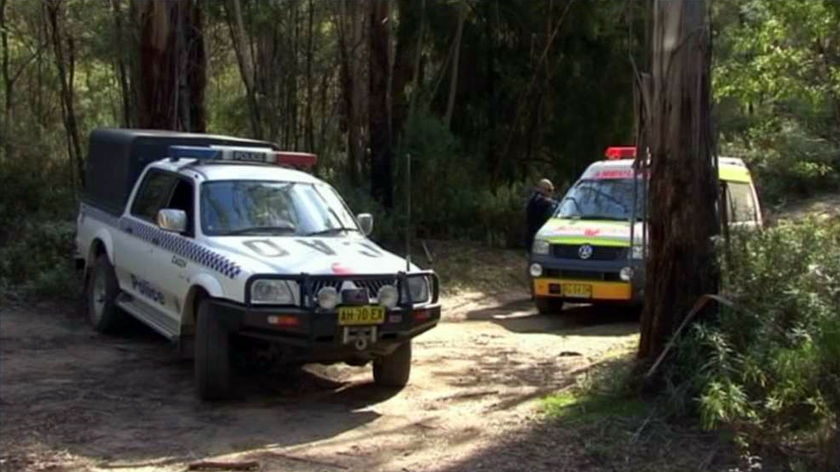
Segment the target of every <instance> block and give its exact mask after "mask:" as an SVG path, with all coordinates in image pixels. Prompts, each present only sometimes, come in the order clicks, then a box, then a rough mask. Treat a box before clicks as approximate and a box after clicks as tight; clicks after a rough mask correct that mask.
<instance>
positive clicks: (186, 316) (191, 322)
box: [181, 274, 223, 336]
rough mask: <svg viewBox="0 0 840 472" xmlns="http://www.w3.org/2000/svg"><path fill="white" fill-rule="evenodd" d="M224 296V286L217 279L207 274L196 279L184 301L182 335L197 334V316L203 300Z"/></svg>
mask: <svg viewBox="0 0 840 472" xmlns="http://www.w3.org/2000/svg"><path fill="white" fill-rule="evenodd" d="M222 295H223V292H222V286H221V284H219V282H218V281H217V280H216V279H214V278H212V277H210V276H209V275H207V274H201V275H199V276H198V277H196V278H195V281H194V282H193V284H192V286H190V289H189V290H188V291H187V297H186V299H185V300H184V308H183V312H182V313H181V334H182V335H189V336H191V335H193V334H195V316H196V314H197V313H198V303H199V302H200V301H201V300H203V299H204V298H217V297H221V296H222Z"/></svg>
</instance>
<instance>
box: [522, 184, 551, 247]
mask: <svg viewBox="0 0 840 472" xmlns="http://www.w3.org/2000/svg"><path fill="white" fill-rule="evenodd" d="M553 193H554V184H552V183H551V181H550V180H548V179H541V180H540V181H539V182H537V186H536V188H535V189H534V191H533V193H531V197H530V198H529V199H528V205H527V207H526V210H525V213H526V224H527V235H526V240H525V244H526V246H525V247H526V249H527V251H528V253H529V254H530V253H531V246H533V244H534V236H536V234H537V231H539V230H540V228H541V227H542V225H544V224H545V222H546V221H548V219H549V218H551V215H552V213H554V209H555V208H556V207H557V201H556V200H554V199H553V198H551V195H552V194H553Z"/></svg>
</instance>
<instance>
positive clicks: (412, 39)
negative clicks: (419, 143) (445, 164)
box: [390, 0, 426, 148]
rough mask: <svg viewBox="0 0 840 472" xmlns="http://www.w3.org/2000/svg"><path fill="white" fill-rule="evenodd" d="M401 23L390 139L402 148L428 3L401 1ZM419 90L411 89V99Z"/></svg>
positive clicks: (393, 86) (393, 82)
mask: <svg viewBox="0 0 840 472" xmlns="http://www.w3.org/2000/svg"><path fill="white" fill-rule="evenodd" d="M398 7H399V13H400V24H399V27H398V28H397V46H396V52H395V56H396V57H395V58H394V65H393V74H392V81H391V90H392V92H391V109H392V110H391V111H392V113H391V125H390V129H391V136H392V139H393V140H394V141H396V142H398V143H400V144H399V145H398V147H400V148H401V147H402V144H401V142H402V140H403V134H404V128H405V124H406V121H407V119H408V111H409V104H410V103H409V102H410V99H411V97H409V95H408V90H407V87H408V85H409V83H410V82H411V81H412V80H414V79H415V78H416V77H417V74H416V69H417V62H418V61H417V59H416V56H417V54H416V53H417V50H418V47H419V46H420V44H421V35H422V31H421V30H422V25H423V15H424V9H425V7H426V1H425V0H422V1H420V2H418V1H416V0H400V1H399V2H398ZM417 90H418V87H412V89H411V96H412V97H413V96H416V95H417Z"/></svg>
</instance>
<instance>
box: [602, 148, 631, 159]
mask: <svg viewBox="0 0 840 472" xmlns="http://www.w3.org/2000/svg"><path fill="white" fill-rule="evenodd" d="M604 155H605V156H607V159H609V160H616V159H635V158H636V147H635V146H610V147H608V148H607V151H606V152H605V153H604Z"/></svg>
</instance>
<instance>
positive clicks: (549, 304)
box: [534, 297, 563, 315]
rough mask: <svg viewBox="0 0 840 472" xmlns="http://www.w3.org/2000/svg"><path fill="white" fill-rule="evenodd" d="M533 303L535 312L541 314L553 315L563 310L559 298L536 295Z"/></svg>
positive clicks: (561, 301)
mask: <svg viewBox="0 0 840 472" xmlns="http://www.w3.org/2000/svg"><path fill="white" fill-rule="evenodd" d="M534 304H535V305H536V306H537V313H539V314H541V315H553V314H556V313H560V312H561V311H563V300H562V299H560V298H547V297H536V298H534Z"/></svg>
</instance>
